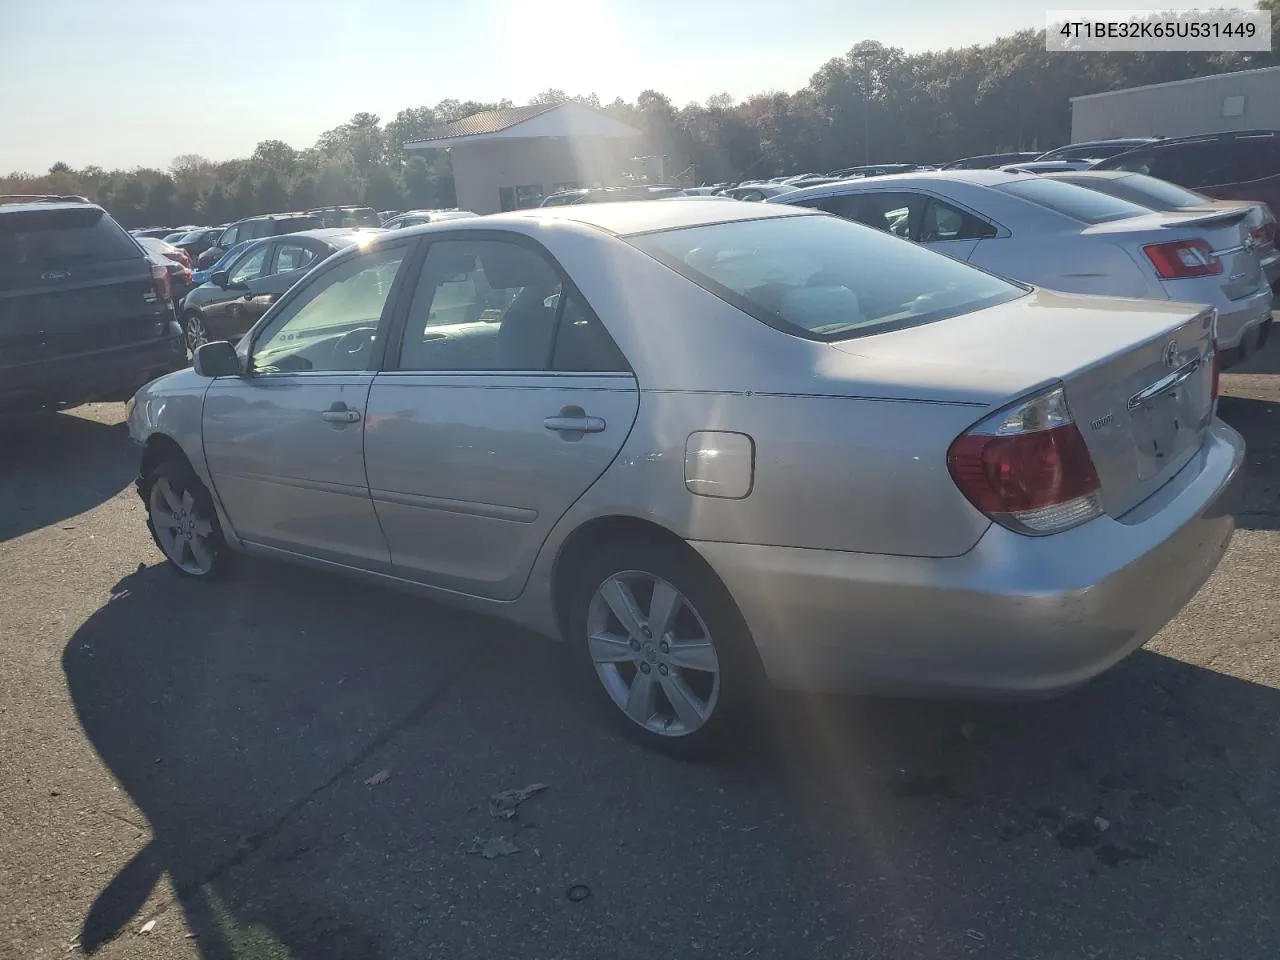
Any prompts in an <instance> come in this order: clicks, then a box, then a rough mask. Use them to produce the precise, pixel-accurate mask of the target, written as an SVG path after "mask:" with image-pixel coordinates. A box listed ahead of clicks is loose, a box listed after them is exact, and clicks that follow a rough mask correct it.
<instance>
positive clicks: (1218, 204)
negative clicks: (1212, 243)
mask: <svg viewBox="0 0 1280 960" xmlns="http://www.w3.org/2000/svg"><path fill="white" fill-rule="evenodd" d="M1049 176H1050V177H1052V178H1053V179H1055V180H1063V181H1065V182H1067V183H1074V184H1075V185H1076V186H1078V187H1088V188H1089V189H1090V190H1097V191H1098V192H1099V193H1106V194H1110V195H1111V196H1113V197H1119V198H1120V199H1121V200H1128V201H1130V202H1131V203H1137V204H1141V205H1142V206H1144V207H1150V208H1151V209H1152V210H1176V211H1182V212H1187V213H1190V212H1197V211H1204V212H1212V211H1214V210H1231V209H1245V210H1247V216H1246V219H1245V226H1246V227H1247V228H1248V230H1249V236H1250V239H1252V241H1253V245H1254V249H1255V250H1257V253H1258V260H1259V262H1260V263H1261V264H1262V271H1263V273H1265V274H1266V275H1267V282H1268V283H1270V284H1271V287H1272V289H1273V290H1274V289H1276V288H1277V284H1280V251H1277V249H1276V218H1275V215H1274V214H1273V213H1272V211H1271V208H1270V207H1269V206H1267V204H1265V203H1255V202H1253V201H1251V200H1215V199H1213V198H1212V197H1206V196H1205V195H1204V194H1203V193H1196V192H1195V191H1194V190H1188V189H1187V188H1186V187H1180V186H1178V185H1177V184H1174V183H1169V182H1168V181H1167V180H1160V179H1158V178H1156V177H1149V176H1147V175H1146V174H1142V173H1128V172H1127V171H1124V170H1079V171H1076V172H1074V173H1051V174H1049Z"/></svg>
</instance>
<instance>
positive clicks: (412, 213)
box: [382, 208, 475, 230]
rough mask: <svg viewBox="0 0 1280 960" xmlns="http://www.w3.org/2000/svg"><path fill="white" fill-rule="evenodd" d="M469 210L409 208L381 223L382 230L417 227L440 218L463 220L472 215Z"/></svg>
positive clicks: (436, 221)
mask: <svg viewBox="0 0 1280 960" xmlns="http://www.w3.org/2000/svg"><path fill="white" fill-rule="evenodd" d="M474 216H475V214H474V213H472V212H471V211H470V210H458V209H456V208H455V209H452V210H409V211H408V212H406V213H402V214H400V215H399V216H397V217H392V218H391V219H390V220H387V221H386V222H384V223H383V224H382V227H383V229H384V230H400V229H403V228H404V227H417V226H421V225H422V224H424V223H439V222H440V221H442V220H463V219H466V218H467V217H474Z"/></svg>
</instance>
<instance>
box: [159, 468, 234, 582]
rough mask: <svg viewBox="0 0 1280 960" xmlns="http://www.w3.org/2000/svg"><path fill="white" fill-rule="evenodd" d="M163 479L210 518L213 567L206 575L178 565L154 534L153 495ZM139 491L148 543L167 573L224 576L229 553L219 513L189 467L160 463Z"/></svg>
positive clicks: (209, 546)
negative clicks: (155, 549) (189, 497)
mask: <svg viewBox="0 0 1280 960" xmlns="http://www.w3.org/2000/svg"><path fill="white" fill-rule="evenodd" d="M162 479H163V480H166V481H167V482H168V484H169V485H170V487H171V488H172V489H173V490H175V491H176V492H178V493H179V495H181V494H182V493H185V492H189V493H190V494H191V498H192V500H193V501H194V506H195V508H196V509H198V510H199V511H200V513H201V516H202V517H208V518H210V526H211V533H210V534H209V536H208V549H209V550H210V552H211V554H212V563H211V565H210V567H209V569H208V570H206V571H205V572H195V571H193V570H191V569H186V568H184V567H183V566H181V565H180V564H178V563H177V562H176V561H175V560H174V559H173V557H171V556H170V555H169V551H168V550H166V549H165V545H164V543H163V542H162V539H161V537H160V535H159V534H158V533H157V532H156V525H155V522H154V519H153V517H152V493H153V491H154V490H155V486H156V484H157V483H158V482H159V481H160V480H162ZM139 491H140V492H141V494H142V502H143V506H144V509H146V511H147V529H148V530H149V531H150V532H151V539H152V540H153V541H154V542H155V545H156V546H157V547H158V548H159V550H160V552H161V553H162V554H163V555H164V558H165V562H166V563H167V564H168V566H169V569H171V570H173V571H175V572H176V573H179V574H181V575H182V576H184V577H191V578H192V579H195V580H214V579H217V578H218V577H221V576H222V575H223V574H225V573H226V571H227V570H228V568H229V567H230V566H231V552H230V550H228V548H227V542H226V539H225V538H224V537H223V535H222V527H221V525H220V524H219V523H218V512H217V510H215V509H214V505H213V497H211V496H210V495H209V490H208V488H206V487H205V485H204V484H203V483H202V482H201V481H200V478H199V477H198V476H196V473H195V471H194V470H192V469H191V465H190V464H189V463H187V462H186V460H182V459H178V458H176V457H175V458H172V459H168V460H162V461H160V462H159V463H157V464H156V465H155V466H154V467H152V468H151V469H150V470H149V471H148V472H147V474H146V475H145V476H144V477H143V478H142V482H141V484H140V487H139Z"/></svg>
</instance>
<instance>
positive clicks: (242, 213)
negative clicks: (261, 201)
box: [229, 176, 261, 220]
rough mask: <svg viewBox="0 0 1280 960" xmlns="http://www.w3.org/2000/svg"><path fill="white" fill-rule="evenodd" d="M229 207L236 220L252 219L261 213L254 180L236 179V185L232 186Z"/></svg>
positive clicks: (246, 178) (242, 177)
mask: <svg viewBox="0 0 1280 960" xmlns="http://www.w3.org/2000/svg"><path fill="white" fill-rule="evenodd" d="M229 205H230V208H231V217H232V219H235V220H238V219H240V218H241V217H251V216H253V215H254V214H255V213H259V212H261V211H259V210H258V204H257V196H256V191H255V190H254V186H253V181H252V180H250V179H249V178H248V177H246V176H239V177H237V178H236V181H235V183H233V184H232V185H231V195H230V197H229Z"/></svg>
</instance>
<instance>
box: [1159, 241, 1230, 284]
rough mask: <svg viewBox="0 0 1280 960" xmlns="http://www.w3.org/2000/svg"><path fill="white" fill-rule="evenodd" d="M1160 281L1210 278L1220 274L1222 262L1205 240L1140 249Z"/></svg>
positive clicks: (1162, 244) (1163, 244) (1160, 244)
mask: <svg viewBox="0 0 1280 960" xmlns="http://www.w3.org/2000/svg"><path fill="white" fill-rule="evenodd" d="M1142 252H1143V253H1145V254H1146V255H1147V259H1148V260H1150V261H1151V265H1152V266H1153V267H1155V268H1156V273H1158V274H1159V275H1160V279H1161V280H1185V279H1187V278H1188V277H1212V276H1216V275H1217V274H1219V273H1221V272H1222V261H1221V260H1219V259H1218V258H1217V256H1215V255H1214V252H1213V247H1211V246H1209V243H1208V241H1207V240H1173V241H1170V242H1169V243H1153V244H1150V245H1148V246H1145V247H1143V248H1142Z"/></svg>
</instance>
